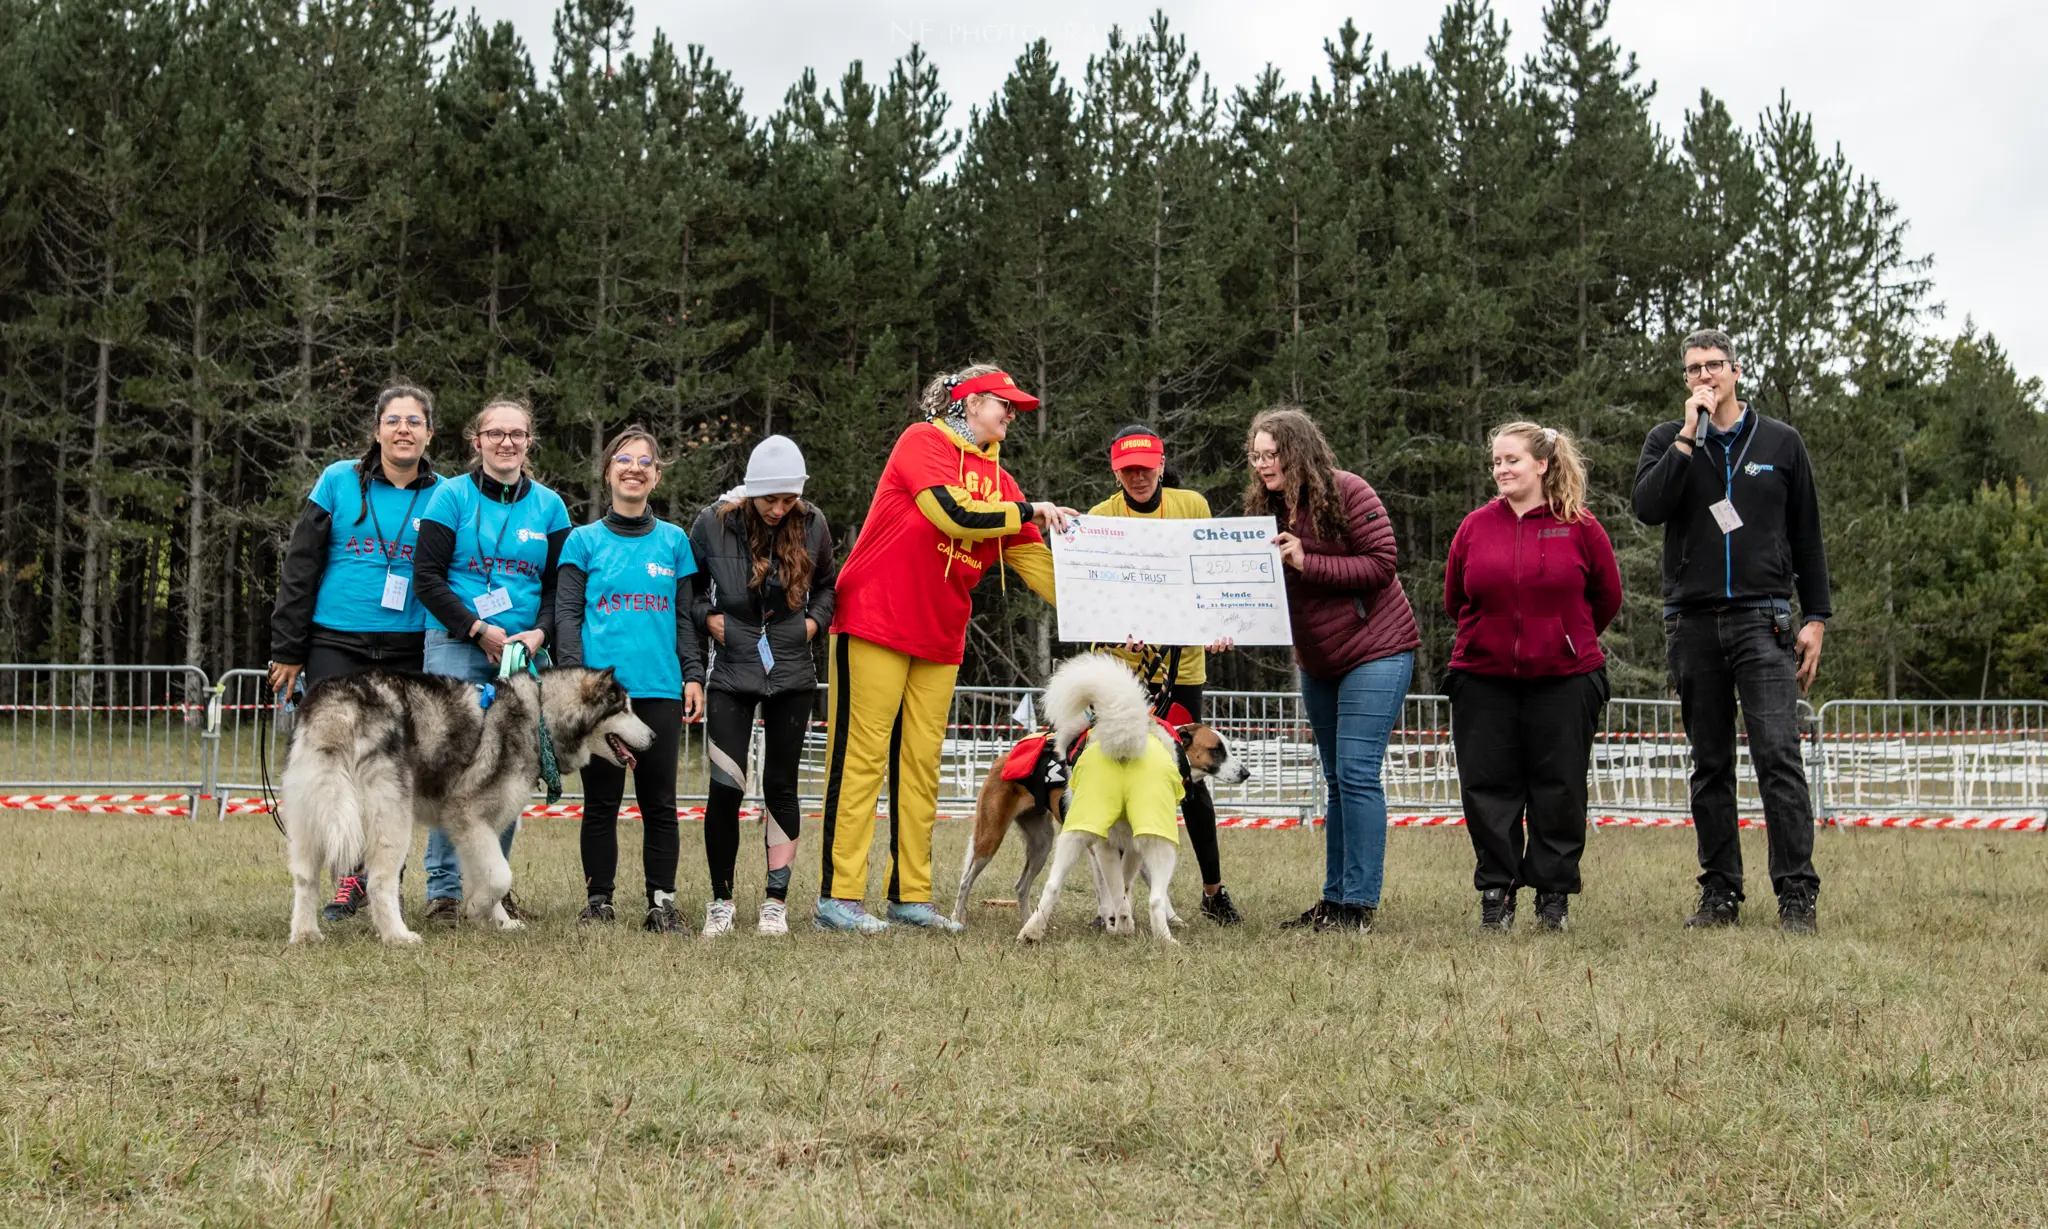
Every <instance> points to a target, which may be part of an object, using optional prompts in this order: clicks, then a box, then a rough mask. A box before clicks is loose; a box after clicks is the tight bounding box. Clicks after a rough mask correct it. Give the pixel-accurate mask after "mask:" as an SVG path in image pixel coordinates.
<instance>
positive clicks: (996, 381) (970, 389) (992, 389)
mask: <svg viewBox="0 0 2048 1229" xmlns="http://www.w3.org/2000/svg"><path fill="white" fill-rule="evenodd" d="M976 393H987V394H988V395H989V396H991V397H1001V398H1002V399H1003V400H1005V401H1007V402H1009V403H1010V404H1011V405H1014V406H1016V407H1017V408H1018V409H1020V410H1035V409H1037V408H1038V398H1036V397H1034V396H1032V395H1031V394H1030V393H1027V392H1025V391H1024V390H1023V389H1021V388H1018V387H1017V382H1016V381H1015V380H1012V379H1011V378H1010V373H1009V372H1007V371H991V372H989V373H988V374H987V375H985V376H975V377H973V378H972V379H967V380H962V381H960V382H959V383H958V384H955V385H954V386H953V400H955V401H965V400H967V398H969V397H972V396H973V395H974V394H976Z"/></svg>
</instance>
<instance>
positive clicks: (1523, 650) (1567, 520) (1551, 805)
mask: <svg viewBox="0 0 2048 1229" xmlns="http://www.w3.org/2000/svg"><path fill="white" fill-rule="evenodd" d="M1493 480H1494V483H1495V485H1497V486H1498V487H1499V488H1500V498H1498V499H1495V500H1493V501H1492V502H1490V503H1488V504H1486V505H1485V506H1484V507H1482V508H1480V509H1479V510H1477V511H1476V512H1474V513H1472V515H1470V516H1468V517H1466V518H1465V523H1464V524H1462V525H1460V526H1458V533H1457V536H1456V537H1453V538H1452V539H1451V556H1450V559H1449V560H1448V561H1447V563H1446V565H1445V568H1444V609H1445V611H1447V612H1448V613H1449V614H1450V616H1451V617H1452V618H1453V619H1456V620H1457V622H1458V637H1457V642H1456V645H1455V646H1454V647H1453V649H1452V650H1451V666H1450V670H1449V672H1448V674H1447V676H1446V681H1445V684H1444V689H1445V690H1446V691H1448V692H1449V693H1450V697H1451V740H1452V742H1453V744H1454V745H1455V746H1456V747H1457V752H1458V781H1459V785H1460V786H1461V788H1462V790H1463V793H1464V803H1465V830H1466V831H1467V832H1469V833H1471V835H1472V849H1473V851H1474V852H1475V853H1476V854H1477V855H1478V858H1479V866H1478V869H1477V870H1476V871H1474V872H1473V875H1472V882H1473V886H1475V887H1477V888H1478V889H1479V893H1480V895H1479V924H1480V925H1481V926H1483V927H1485V928H1486V929H1488V930H1502V931H1504V930H1507V929H1508V928H1509V927H1510V926H1512V925H1513V924H1514V920H1515V893H1516V892H1517V891H1518V890H1519V889H1520V888H1521V887H1522V886H1523V885H1524V884H1527V885H1528V886H1530V887H1533V888H1535V889H1536V922H1537V925H1539V926H1541V927H1543V928H1544V929H1546V930H1563V929H1565V926H1566V916H1567V910H1568V907H1569V901H1570V896H1571V894H1572V893H1574V892H1577V891H1578V890H1579V855H1580V854H1582V853H1584V852H1585V848H1586V763H1587V760H1588V759H1589V758H1590V757H1591V755H1592V752H1593V726H1594V724H1595V722H1597V721H1598V720H1599V717H1600V706H1601V705H1603V704H1605V703H1606V702H1607V658H1606V656H1605V655H1604V654H1603V653H1601V651H1600V633H1601V632H1603V631H1605V630H1606V629H1607V624H1608V623H1609V622H1611V621H1612V620H1613V619H1614V612H1615V611H1617V610H1619V609H1621V572H1620V570H1619V569H1617V568H1616V567H1615V563H1614V547H1613V545H1612V544H1611V543H1609V542H1608V540H1607V531H1606V530H1605V529H1602V528H1601V527H1600V522H1599V521H1598V520H1596V519H1594V517H1593V514H1592V513H1591V512H1589V511H1587V510H1586V463H1585V462H1584V461H1583V460H1582V459H1580V457H1579V450H1578V448H1577V447H1576V446H1575V445H1574V444H1573V443H1572V437H1571V436H1570V435H1568V434H1566V433H1564V432H1562V431H1557V430H1553V429H1551V428H1549V427H1540V426H1537V425H1536V424H1535V423H1533V422H1517V423H1509V424H1508V425H1507V426H1505V427H1502V428H1501V429H1500V430H1499V431H1497V432H1495V433H1494V436H1493ZM1524 816H1527V821H1528V828H1527V834H1526V840H1525V835H1524V831H1523V818H1524Z"/></svg>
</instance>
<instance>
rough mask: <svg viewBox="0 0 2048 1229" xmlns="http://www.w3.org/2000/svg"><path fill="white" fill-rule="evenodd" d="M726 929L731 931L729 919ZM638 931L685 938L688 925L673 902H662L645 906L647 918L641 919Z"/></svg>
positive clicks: (687, 933)
mask: <svg viewBox="0 0 2048 1229" xmlns="http://www.w3.org/2000/svg"><path fill="white" fill-rule="evenodd" d="M726 928H727V929H728V930H729V929H731V925H730V919H728V924H727V927H726ZM640 929H642V930H644V931H646V932H647V933H649V934H656V935H682V936H684V937H685V938H687V937H688V936H689V933H690V924H689V923H688V922H685V921H684V920H683V915H682V914H681V913H680V912H678V911H677V910H676V902H675V901H673V900H662V901H659V902H657V903H655V904H652V905H649V906H647V916H646V917H645V918H643V919H641V922H640Z"/></svg>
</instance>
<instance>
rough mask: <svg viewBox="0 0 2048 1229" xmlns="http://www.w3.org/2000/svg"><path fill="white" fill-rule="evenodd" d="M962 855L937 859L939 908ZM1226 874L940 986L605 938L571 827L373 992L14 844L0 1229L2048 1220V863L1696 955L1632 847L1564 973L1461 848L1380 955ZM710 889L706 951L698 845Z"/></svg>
mask: <svg viewBox="0 0 2048 1229" xmlns="http://www.w3.org/2000/svg"><path fill="white" fill-rule="evenodd" d="M625 835H626V838H627V840H628V842H629V848H628V850H627V851H626V855H625V859H624V861H625V864H626V865H625V866H624V867H622V870H626V871H627V872H628V876H625V878H630V876H631V874H633V873H637V872H636V871H635V868H637V866H638V856H637V833H632V832H628V833H626V834H625ZM963 835H964V834H963V825H961V824H958V823H949V824H946V825H943V826H942V828H941V840H940V851H939V865H940V867H941V868H942V869H941V871H940V876H939V877H940V880H941V882H942V884H945V881H946V880H948V879H949V878H950V877H951V876H952V875H953V874H954V873H956V872H955V871H954V869H953V868H955V867H957V865H958V861H957V855H958V851H959V842H960V840H961V839H962V837H963ZM1224 841H1225V846H1224V857H1225V865H1226V868H1227V869H1228V871H1229V878H1230V881H1231V884H1232V887H1233V889H1234V891H1235V893H1236V895H1237V897H1238V899H1239V903H1240V904H1241V905H1242V906H1243V907H1244V908H1245V910H1246V912H1247V913H1248V914H1249V915H1251V917H1252V918H1253V924H1252V925H1251V926H1249V927H1247V928H1245V929H1243V930H1242V931H1238V932H1233V933H1222V932H1218V931H1216V930H1213V929H1211V928H1208V927H1207V926H1206V925H1204V924H1203V923H1201V922H1200V921H1199V920H1197V921H1196V922H1195V924H1194V928H1193V929H1191V931H1190V932H1189V934H1188V936H1187V941H1186V943H1185V945H1184V946H1183V947H1181V948H1179V949H1178V950H1174V951H1171V952H1166V951H1161V950H1158V949H1157V948H1155V947H1152V946H1151V945H1149V944H1148V943H1146V942H1143V941H1142V940H1140V941H1113V940H1102V939H1098V938H1096V937H1094V936H1092V935H1091V934H1089V932H1088V931H1087V930H1086V929H1085V927H1084V926H1083V925H1082V923H1083V922H1084V921H1085V918H1086V915H1087V913H1088V906H1087V903H1086V902H1085V901H1084V900H1083V899H1082V897H1081V896H1080V895H1079V894H1078V892H1077V893H1074V894H1071V895H1070V896H1069V897H1068V905H1067V907H1066V909H1065V910H1064V911H1063V913H1062V914H1061V915H1060V917H1059V918H1058V919H1057V920H1056V922H1055V934H1054V938H1053V941H1052V942H1050V943H1049V944H1048V945H1047V946H1046V947H1044V948H1042V949H1039V950H1029V951H1027V950H1023V949H1020V948H1019V947H1018V946H1017V945H1016V943H1015V941H1014V938H1013V936H1014V932H1015V928H1016V926H1017V924H1018V918H1017V916H1016V914H1015V912H1014V911H1007V910H1005V911H997V910H989V909H981V908H977V909H976V910H975V912H974V913H973V915H972V921H973V923H974V926H973V929H972V930H970V932H969V933H968V934H967V935H966V936H965V937H964V938H963V940H962V941H958V942H953V941H948V940H946V939H943V938H939V937H936V936H930V935H923V934H890V935H887V936H884V937H882V938H880V939H877V940H870V941H862V940H858V939H852V938H848V937H844V936H837V935H819V934H814V933H812V932H810V931H809V930H808V929H805V930H802V931H800V933H797V934H795V935H793V936H792V937H791V938H790V939H789V940H787V941H784V942H781V943H779V944H778V943H776V942H773V941H768V940H762V939H760V938H758V937H756V936H754V935H752V934H751V933H748V934H744V935H742V936H739V937H736V938H735V939H734V940H732V941H729V942H725V943H721V944H716V945H711V944H705V943H703V942H701V941H697V940H690V941H676V940H662V939H658V938H655V937H653V936H649V935H644V934H641V933H638V932H637V931H636V930H634V929H632V928H631V927H629V926H623V925H622V926H621V927H620V928H618V929H616V930H612V931H608V932H605V933H595V934H593V933H589V932H586V931H579V930H578V929H577V928H576V927H575V925H574V923H573V922H572V920H571V919H572V918H573V915H574V913H575V910H576V908H577V907H578V905H579V904H580V897H581V894H580V888H579V884H580V877H579V874H578V872H577V870H576V867H575V859H576V847H575V830H574V827H573V826H572V825H570V824H568V823H564V822H558V821H543V822H541V823H539V824H537V825H535V826H532V827H529V829H528V830H527V831H526V832H525V833H524V834H522V836H521V839H520V844H519V848H518V850H517V851H516V853H515V858H514V866H515V870H516V872H517V873H518V874H519V876H520V877H521V880H520V882H521V890H522V896H523V897H524V898H525V899H527V900H529V901H530V902H531V903H532V904H534V905H535V906H537V907H539V908H540V909H541V910H543V911H544V913H545V918H544V921H543V922H542V923H541V924H540V925H539V926H538V927H536V928H534V929H532V930H529V931H527V932H525V933H523V934H520V935H516V936H507V937H501V936H497V935H493V934H485V933H480V932H478V931H476V930H474V929H468V928H465V929H462V930H458V931H453V932H448V931H443V932H439V933H434V934H430V936H429V941H428V943H427V945H426V946H425V947H423V948H420V949H415V950H411V951H387V950H384V949H383V948H381V947H379V946H377V945H376V944H375V943H374V942H372V941H371V940H370V939H369V938H368V935H367V927H366V924H365V923H353V924H348V925H344V926H342V927H336V928H330V932H331V935H332V938H331V940H330V942H328V943H327V944H325V945H323V946H321V947H319V948H316V949H313V950H307V951H286V950H285V948H284V944H283V938H284V933H285V915H286V909H287V896H288V885H287V882H286V879H285V875H284V870H283V859H282V851H281V848H280V843H279V838H278V837H277V834H276V833H275V832H274V831H273V830H272V829H271V827H270V826H269V824H268V822H267V821H265V820H263V819H260V818H254V819H248V820H237V821H230V822H229V823H227V824H226V825H220V826H216V825H211V824H192V823H188V822H186V821H180V820H162V819H125V818H117V817H73V816H61V815H22V814H11V813H10V814H5V815H0V842H4V848H5V849H6V850H7V854H6V857H5V859H4V862H0V875H4V880H0V1087H4V1089H5V1097H4V1101H0V1208H4V1209H5V1211H4V1214H0V1219H4V1220H5V1221H6V1222H8V1223H10V1224H40V1223H69V1222H77V1221H97V1220H106V1219H123V1220H130V1221H136V1222H141V1223H194V1224H196V1223H201V1222H204V1223H208V1224H258V1223H261V1224H280V1223H317V1224H333V1225H364V1224H398V1223H424V1222H464V1223H468V1222H486V1223H498V1222H509V1223H515V1224H526V1223H533V1224H561V1223H570V1222H575V1223H586V1224H598V1223H602V1224H677V1223H687V1224H691V1225H697V1224H707V1223H741V1222H745V1223H755V1224H773V1223H784V1222H790V1223H832V1224H848V1225H894V1224H962V1223H974V1224H982V1223H991V1222H996V1223H1001V1222H1015V1223H1025V1222H1030V1223H1033V1224H1041V1225H1042V1224H1048V1223H1090V1222H1113V1223H1126V1222H1141V1221H1164V1222H1168V1223H1185V1224H1192V1223H1203V1222H1208V1223H1282V1224H1354V1223H1355V1224H1437V1225H1451V1224H1481V1223H1483V1224H1488V1225H1523V1224H1527V1225H1575V1224H1588V1225H1608V1224H1672V1225H1706V1224H1757V1223H1771V1224H1887V1225H1888V1224H1911V1225H1916V1226H1917V1225H1956V1226H1962V1225H1972V1226H1974V1225H1985V1224H2015V1225H2017V1224H2037V1223H2040V1222H2041V1220H2042V1219H2043V1217H2044V1215H2048V1197H2044V1196H2043V1194H2042V1190H2043V1179H2044V1173H2043V1169H2044V1151H2043V1142H2042V1141H2043V1138H2044V1127H2048V1069H2044V1065H2043V1060H2044V1057H2048V1030H2044V1029H2043V1027H2042V1019H2043V1008H2044V1006H2048V992H2044V987H2043V977H2044V952H2048V944H2044V933H2048V920H2044V919H2048V841H2043V840H2041V839H2040V838H2038V837H2027V836H2018V835H1985V836H1972V835H1964V834H1951V833H1893V832H1845V833H1838V834H1829V835H1826V836H1824V837H1823V839H1822V842H1821V845H1822V848H1821V851H1820V855H1819V860H1820V864H1821V868H1822V872H1823V874H1824V875H1826V876H1827V884H1826V891H1825V893H1824V895H1823V898H1822V926H1823V933H1822V934H1821V935H1820V937H1819V938H1818V939H1815V940H1807V941H1794V940H1789V939H1786V938H1785V937H1783V936H1781V935H1780V934H1778V933H1777V931H1776V929H1775V925H1774V922H1775V918H1774V917H1772V916H1770V912H1769V902H1768V901H1767V900H1764V901H1752V904H1751V911H1750V915H1749V924H1748V925H1747V926H1746V927H1744V928H1743V929H1742V930H1741V931H1739V932H1736V933H1723V934H1711V935H1697V934H1686V933H1683V932H1681V931H1680V930H1679V929H1678V928H1677V926H1676V922H1677V920H1678V919H1679V917H1680V916H1682V914H1683V913H1684V912H1685V911H1686V908H1687V906H1688V905H1689V903H1690V902H1689V893H1690V887H1689V874H1690V871H1689V868H1690V863H1691V850H1690V842H1691V837H1690V834H1689V833H1685V832H1618V833H1613V834H1611V835H1610V834H1607V833H1603V834H1601V835H1600V836H1598V837H1597V838H1596V839H1595V841H1594V844H1593V848H1592V850H1591V851H1590V853H1589V855H1588V882H1589V886H1590V887H1591V891H1590V893H1589V895H1587V896H1586V897H1584V898H1583V899H1582V900H1581V901H1580V903H1579V906H1578V908H1577V909H1576V911H1575V922H1576V924H1577V929H1576V930H1575V932H1574V933H1572V934H1569V935H1565V936H1538V935H1534V934H1522V933H1518V934H1515V935H1513V936H1510V937H1506V938H1497V937H1483V936H1481V935H1480V934H1478V933H1477V931H1476V926H1475V920H1476V903H1475V901H1474V900H1473V897H1472V893H1471V891H1470V889H1469V886H1468V885H1469V873H1470V851H1469V846H1468V845H1467V843H1466V840H1465V837H1464V835H1463V833H1462V832H1459V831H1456V830H1450V831H1431V832H1417V831H1402V832H1397V833H1395V834H1394V835H1393V839H1392V849H1391V854H1390V858H1389V867H1388V882H1389V884H1390V885H1391V887H1390V890H1389V893H1388V900H1387V904H1388V908H1387V910H1386V912H1385V913H1384V914H1383V926H1382V929H1381V931H1380V933H1377V934H1375V935H1372V936H1369V937H1363V938H1357V937H1346V938H1335V937H1322V938H1314V937H1307V936H1296V935H1292V934H1282V933H1280V932H1277V931H1275V930H1274V929H1273V924H1274V923H1275V922H1276V921H1278V920H1279V919H1280V918H1281V917H1283V916H1286V915H1289V914H1291V913H1293V912H1295V911H1298V910H1299V909H1300V908H1302V907H1303V906H1304V905H1306V904H1307V903H1308V901H1309V899H1310V898H1311V897H1312V896H1313V895H1314V891H1315V885H1316V883H1317V880H1318V873H1319V868H1320V863H1321V857H1320V844H1319V841H1318V840H1317V839H1316V838H1313V837H1309V836H1304V835H1301V834H1298V833H1270V834H1269V833H1226V834H1225V836H1224ZM1007 854H1008V856H1007V857H1005V858H1004V859H1003V860H1002V861H1001V862H1000V863H999V864H998V866H997V867H996V868H994V870H993V871H992V878H990V879H988V880H985V881H984V883H985V884H987V885H988V887H989V891H988V892H987V893H986V894H987V895H997V894H1001V893H1002V892H1005V891H1006V890H1007V884H1006V882H1005V876H1008V875H1010V874H1014V861H1013V859H1014V857H1015V856H1016V851H1015V850H1010V851H1007ZM1749 857H1750V859H1751V865H1752V866H1761V864H1762V861H1763V851H1762V847H1761V842H1760V840H1756V839H1754V835H1753V834H1752V844H1751V848H1750V850H1749ZM747 858H750V859H752V862H753V863H755V865H744V863H743V869H744V870H745V872H746V874H745V875H744V876H743V879H742V884H741V896H742V915H743V917H746V918H748V919H751V915H752V909H753V903H754V901H755V900H757V899H758V884H759V877H760V870H759V867H758V865H757V863H758V855H756V854H754V853H753V851H752V849H751V848H750V849H749V850H748V851H747ZM816 860H817V850H816V848H815V845H814V844H812V845H811V846H810V847H809V848H807V849H806V851H805V856H804V857H803V858H802V859H801V873H800V874H799V876H798V882H797V885H796V890H795V892H794V893H793V896H794V897H796V898H799V899H803V898H805V897H806V893H808V892H810V891H813V890H814V885H815V882H816V870H815V867H816ZM1191 870H1192V868H1191V867H1183V869H1182V872H1181V875H1180V877H1179V886H1180V887H1181V889H1182V893H1181V894H1182V898H1183V900H1182V906H1181V907H1182V910H1183V911H1184V912H1189V913H1192V909H1191V908H1190V906H1191V904H1192V901H1191V899H1189V898H1188V895H1187V894H1188V892H1189V891H1190V889H1189V888H1188V883H1189V881H1190V880H1191V878H1192V875H1191ZM683 872H684V881H685V884H686V885H687V889H686V891H685V894H684V895H685V898H686V899H687V900H689V901H690V902H691V904H692V906H693V907H695V908H698V909H701V893H702V884H703V869H702V854H701V845H700V842H699V838H698V835H697V833H696V831H695V830H694V829H690V828H688V827H686V829H685V841H684V852H683ZM408 886H409V889H410V891H409V894H408V895H409V897H410V898H412V899H411V900H410V901H409V905H410V907H412V908H415V909H416V908H417V899H416V898H417V895H418V891H419V885H418V881H417V879H415V878H410V877H409V881H408ZM940 896H941V899H942V901H947V902H949V901H950V896H951V891H950V885H946V886H944V887H942V889H941V892H940ZM1524 905H1525V907H1526V906H1527V898H1526V897H1525V898H1524ZM795 913H796V914H797V915H798V917H799V918H800V919H807V918H808V914H809V908H808V903H807V900H806V903H803V904H800V905H799V907H798V908H797V909H796V910H795Z"/></svg>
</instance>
